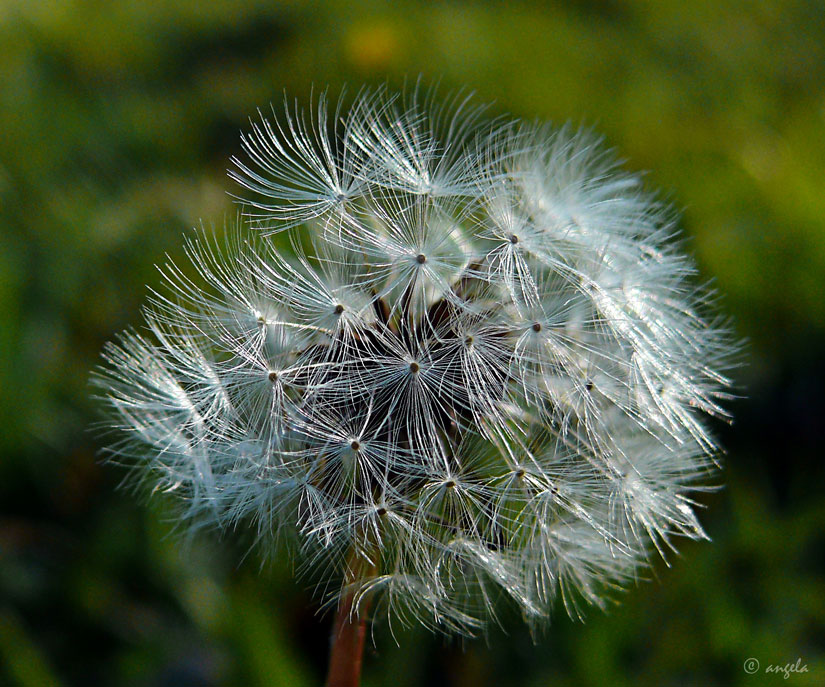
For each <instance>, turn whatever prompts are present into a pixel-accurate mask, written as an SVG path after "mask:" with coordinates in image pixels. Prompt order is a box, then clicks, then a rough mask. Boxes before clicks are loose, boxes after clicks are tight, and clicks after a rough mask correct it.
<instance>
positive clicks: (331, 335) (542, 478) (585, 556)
mask: <svg viewBox="0 0 825 687" xmlns="http://www.w3.org/2000/svg"><path fill="white" fill-rule="evenodd" d="M241 148H242V152H241V153H239V155H238V157H237V158H233V159H232V168H231V171H230V176H231V177H232V178H233V179H235V180H236V181H237V182H238V183H239V184H240V186H239V188H240V189H242V191H239V192H238V195H239V196H240V200H241V204H240V205H239V207H240V210H239V214H238V217H237V219H235V220H233V221H231V222H228V226H227V227H226V231H225V232H220V233H216V232H211V231H203V230H202V231H200V232H197V233H196V234H195V235H193V236H192V237H191V238H189V240H188V241H187V244H186V254H187V256H188V259H189V260H190V261H191V263H192V265H193V266H194V268H195V270H196V271H197V273H198V275H199V276H198V278H196V279H195V278H191V277H189V276H187V275H189V274H191V269H189V268H188V267H187V268H186V269H184V268H182V267H180V268H179V267H178V266H176V265H174V264H169V265H167V266H166V267H165V269H164V270H163V272H164V276H165V280H164V281H165V283H164V284H163V286H162V287H159V288H158V290H157V291H156V292H154V293H155V295H153V297H152V298H151V299H150V301H149V303H148V305H147V306H146V309H145V313H144V317H145V326H144V327H142V328H141V330H139V331H132V330H129V331H127V332H125V333H123V334H122V335H121V336H120V338H119V340H118V342H117V343H112V344H110V345H108V346H107V347H106V350H105V353H104V363H103V365H102V366H101V368H100V369H99V371H98V373H97V375H96V383H97V386H98V389H99V394H100V395H101V397H102V398H103V399H104V400H105V405H106V409H107V417H108V420H107V423H106V424H107V427H108V428H109V430H111V443H110V445H109V448H108V451H109V455H110V457H111V459H112V460H113V461H117V462H119V463H126V464H128V465H129V466H130V467H131V469H132V473H133V475H134V477H135V478H136V479H137V480H139V481H141V482H145V483H147V484H148V486H149V487H150V488H151V489H152V490H154V491H162V492H171V493H172V494H176V495H178V496H179V497H180V498H179V501H178V502H179V503H180V505H181V510H180V517H181V519H182V521H183V522H185V523H187V524H188V526H191V527H196V526H200V527H203V526H206V527H212V528H219V529H221V530H234V529H236V528H239V527H245V528H251V529H252V530H253V531H254V532H255V535H256V537H257V539H258V540H259V541H260V542H261V544H264V545H266V547H267V550H275V551H281V550H283V549H279V548H277V545H279V543H280V545H285V544H289V543H291V545H292V546H291V547H289V548H290V549H291V550H292V551H293V553H294V555H295V557H296V560H297V561H298V563H299V569H301V570H309V571H312V574H313V575H314V577H315V578H316V579H321V580H322V583H321V584H320V585H319V586H318V589H319V594H320V596H321V601H323V602H325V603H327V604H329V605H330V607H332V608H334V609H335V610H336V613H337V616H336V621H335V626H334V633H333V640H332V652H331V660H330V670H329V678H328V680H329V682H328V684H329V685H330V686H333V685H335V686H345V685H355V684H357V683H358V680H359V674H360V664H361V654H362V650H363V643H364V636H365V632H366V626H367V623H368V622H375V623H382V624H385V625H386V626H387V627H388V628H389V629H390V631H392V630H394V629H396V628H398V627H401V626H406V625H411V624H423V625H425V626H427V627H428V628H431V629H432V630H433V631H436V632H443V633H447V634H464V635H474V634H476V633H479V632H482V631H483V630H484V628H485V626H487V625H488V624H489V623H491V622H495V621H496V618H497V614H498V613H499V612H500V611H501V610H502V609H503V608H505V607H507V606H508V605H509V606H511V607H514V608H516V609H518V610H519V611H520V613H521V615H522V616H523V618H524V621H525V622H526V623H528V624H529V625H530V626H532V627H540V626H541V625H543V624H544V623H545V622H546V621H547V620H548V618H549V615H550V613H551V609H552V608H553V607H554V605H555V604H557V603H560V604H562V605H563V606H564V607H565V608H566V609H567V611H568V612H569V613H570V614H571V615H573V616H579V615H580V614H581V613H582V612H583V610H584V608H585V607H586V606H587V605H596V606H604V605H605V603H606V601H607V599H608V596H609V594H610V593H611V592H613V591H614V590H615V589H616V588H621V587H622V586H625V585H627V584H628V583H632V582H633V581H634V580H636V579H637V578H638V577H639V576H640V574H642V573H643V570H644V568H645V567H647V566H648V565H649V563H650V560H651V558H652V557H653V556H656V555H660V554H661V555H666V553H667V551H668V550H673V549H674V546H675V545H676V543H677V542H676V540H677V538H678V537H688V538H691V539H700V538H705V534H704V533H703V531H702V528H701V526H700V524H699V521H698V520H697V517H696V515H695V505H696V504H695V502H694V496H695V494H696V493H697V492H698V491H701V490H702V489H706V488H708V485H709V484H712V483H713V473H714V471H715V469H716V468H715V465H716V464H715V462H714V456H715V454H716V453H717V451H718V448H717V445H716V443H715V441H714V439H713V437H712V436H711V434H710V433H709V431H708V419H709V418H710V417H713V416H716V417H723V418H724V417H725V416H726V415H725V410H724V409H723V408H722V407H721V405H720V403H721V402H723V401H724V399H725V398H726V397H727V393H726V390H727V389H728V387H729V380H728V379H727V378H726V376H725V374H724V372H725V369H726V367H728V366H729V365H728V363H729V359H730V353H731V343H730V337H729V333H728V331H727V329H726V327H725V325H724V324H723V323H720V321H719V320H718V319H717V318H715V317H714V315H713V313H712V308H711V305H712V304H711V303H709V301H710V300H711V297H712V294H711V293H710V292H709V291H708V290H707V289H705V288H702V287H698V286H696V285H695V284H694V277H695V268H694V266H693V263H692V262H691V260H690V259H689V258H688V257H686V256H685V255H684V254H683V253H682V252H680V248H679V246H678V244H676V243H674V241H673V236H674V233H675V228H674V216H673V213H672V212H671V210H670V209H669V208H667V207H665V206H663V205H662V204H661V203H659V202H657V201H656V200H655V198H653V197H651V195H650V194H649V193H647V192H646V191H645V190H643V189H642V187H641V185H640V181H639V178H638V176H635V175H632V174H628V173H626V172H624V171H622V170H621V169H619V168H618V166H617V163H616V161H615V159H614V158H613V157H612V156H611V155H610V154H609V153H608V152H606V151H605V150H604V149H603V148H602V146H601V145H600V143H599V141H598V139H596V138H594V137H593V136H592V135H591V134H589V133H587V132H583V131H575V130H572V129H569V128H562V129H553V128H551V127H549V126H547V125H542V124H533V123H524V122H518V121H505V120H501V119H494V120H491V119H489V118H487V117H486V116H485V109H484V108H482V107H478V106H476V105H474V104H473V103H472V101H471V100H470V99H468V98H465V97H463V96H454V97H452V98H447V99H446V100H443V101H441V102H439V101H438V99H437V97H436V96H435V95H434V94H433V93H428V94H423V93H422V92H421V91H420V90H418V89H416V90H415V91H414V92H413V93H412V94H407V95H395V94H393V93H392V92H390V91H389V90H388V89H378V90H377V91H362V92H361V93H360V94H359V95H358V96H357V97H356V98H355V102H354V104H353V105H352V106H351V108H350V109H348V110H347V111H344V109H343V107H342V106H340V105H339V106H338V107H334V106H333V107H330V105H329V103H328V101H327V98H326V97H325V96H324V95H322V96H321V97H320V98H318V99H317V101H316V102H315V103H314V104H313V105H311V106H310V108H309V109H308V110H307V111H304V110H302V109H301V108H300V107H298V106H294V107H287V108H286V109H285V111H284V112H282V113H279V114H274V115H273V116H272V117H261V118H260V119H258V120H257V121H256V122H254V123H253V124H252V125H251V130H250V131H249V133H247V134H245V135H243V136H242V139H241ZM284 246H291V248H290V249H289V250H288V251H287V250H283V247H284ZM272 545H276V548H274V549H272V548H270V547H271V546H272Z"/></svg>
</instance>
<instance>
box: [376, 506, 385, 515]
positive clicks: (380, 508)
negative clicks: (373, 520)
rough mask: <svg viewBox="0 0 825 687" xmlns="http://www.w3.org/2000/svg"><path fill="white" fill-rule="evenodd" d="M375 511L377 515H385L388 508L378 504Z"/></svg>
mask: <svg viewBox="0 0 825 687" xmlns="http://www.w3.org/2000/svg"><path fill="white" fill-rule="evenodd" d="M375 512H376V514H377V515H379V516H381V517H383V516H385V515H386V514H387V509H386V508H384V506H378V508H376V509H375Z"/></svg>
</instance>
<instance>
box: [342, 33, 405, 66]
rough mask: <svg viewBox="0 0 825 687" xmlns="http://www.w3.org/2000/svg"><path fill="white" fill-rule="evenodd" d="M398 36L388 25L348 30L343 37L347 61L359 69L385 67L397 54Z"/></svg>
mask: <svg viewBox="0 0 825 687" xmlns="http://www.w3.org/2000/svg"><path fill="white" fill-rule="evenodd" d="M398 46H399V40H398V34H397V33H396V30H395V27H393V26H391V25H390V24H388V23H380V24H368V25H361V26H354V27H352V28H350V30H349V31H348V32H347V34H346V36H345V37H344V50H345V53H346V56H347V60H348V61H349V62H350V63H352V64H353V66H355V67H359V68H361V69H375V68H380V67H385V66H387V65H388V64H389V63H390V61H391V60H392V59H393V57H395V56H396V55H397V54H398Z"/></svg>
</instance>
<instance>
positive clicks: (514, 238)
mask: <svg viewBox="0 0 825 687" xmlns="http://www.w3.org/2000/svg"><path fill="white" fill-rule="evenodd" d="M508 238H509V239H510V243H512V244H513V245H514V246H515V245H516V244H517V243H518V236H516V235H515V234H510V236H509V237H508Z"/></svg>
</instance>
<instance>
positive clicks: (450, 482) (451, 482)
mask: <svg viewBox="0 0 825 687" xmlns="http://www.w3.org/2000/svg"><path fill="white" fill-rule="evenodd" d="M444 486H445V487H447V489H454V488H455V486H456V484H455V480H454V479H448V480H447V481H446V482H444Z"/></svg>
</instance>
